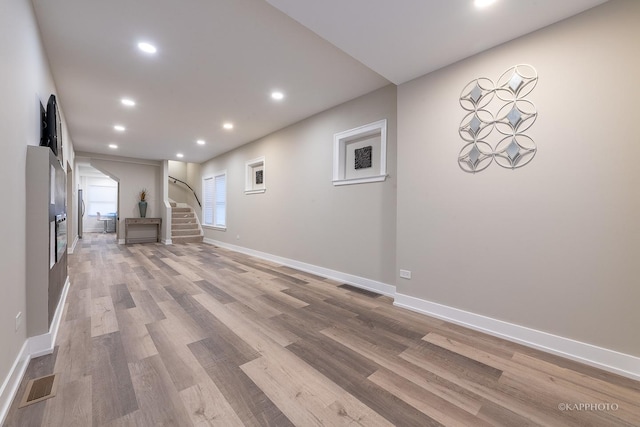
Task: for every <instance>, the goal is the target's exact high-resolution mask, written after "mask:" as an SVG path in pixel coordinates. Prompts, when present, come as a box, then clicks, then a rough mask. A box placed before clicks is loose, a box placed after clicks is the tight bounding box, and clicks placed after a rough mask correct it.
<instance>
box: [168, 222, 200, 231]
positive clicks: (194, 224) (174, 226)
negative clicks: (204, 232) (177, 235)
mask: <svg viewBox="0 0 640 427" xmlns="http://www.w3.org/2000/svg"><path fill="white" fill-rule="evenodd" d="M197 229H198V223H197V222H190V223H187V224H171V230H197Z"/></svg>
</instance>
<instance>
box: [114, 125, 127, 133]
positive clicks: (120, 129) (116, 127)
mask: <svg viewBox="0 0 640 427" xmlns="http://www.w3.org/2000/svg"><path fill="white" fill-rule="evenodd" d="M113 128H114V129H115V130H117V131H118V132H124V131H125V127H124V126H122V125H115V126H114V127H113Z"/></svg>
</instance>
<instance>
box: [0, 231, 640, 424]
mask: <svg viewBox="0 0 640 427" xmlns="http://www.w3.org/2000/svg"><path fill="white" fill-rule="evenodd" d="M69 273H70V279H71V288H70V291H69V296H68V299H67V303H66V306H65V311H64V313H63V321H62V324H61V328H60V332H59V335H58V342H57V346H56V349H55V352H54V353H53V354H52V355H49V356H44V357H41V358H38V359H34V360H32V361H31V363H30V365H29V368H28V371H27V374H26V376H25V378H24V380H23V384H22V387H21V389H20V391H19V392H18V395H17V397H16V402H14V404H13V406H12V407H11V409H10V412H9V415H8V417H7V420H6V423H5V425H6V426H29V427H32V426H64V427H67V426H90V425H93V426H191V425H194V426H208V425H211V426H225V427H227V426H291V425H295V426H316V425H325V426H340V425H350V426H353V425H362V426H391V425H396V426H438V425H447V426H499V425H504V426H526V425H546V426H565V425H566V426H616V425H620V426H640V383H638V382H636V381H632V380H630V379H627V378H623V377H619V376H616V375H613V374H610V373H607V372H603V371H600V370H597V369H594V368H591V367H587V366H584V365H580V364H578V363H575V362H572V361H568V360H566V359H562V358H559V357H555V356H552V355H549V354H545V353H541V352H538V351H535V350H532V349H529V348H526V347H523V346H520V345H517V344H514V343H510V342H507V341H504V340H500V339H498V338H495V337H491V336H487V335H484V334H482V333H479V332H476V331H471V330H467V329H465V328H462V327H459V326H456V325H452V324H448V323H446V322H443V321H440V320H437V319H433V318H429V317H426V316H422V315H420V314H417V313H413V312H410V311H406V310H403V309H400V308H397V307H394V306H393V305H392V300H391V299H390V298H387V297H383V296H379V295H376V294H374V293H371V292H366V291H361V290H358V289H357V288H353V287H351V286H348V285H344V284H341V283H336V282H333V281H330V280H325V279H323V278H321V277H317V276H314V275H312V274H308V273H304V272H300V271H297V270H294V269H291V268H287V267H283V266H279V265H276V264H273V263H270V262H266V261H263V260H259V259H255V258H251V257H248V256H245V255H242V254H238V253H234V252H231V251H227V250H224V249H220V248H216V247H214V246H210V245H206V244H198V243H189V244H183V245H174V246H163V245H160V244H145V245H127V246H124V245H117V244H115V242H114V240H113V237H112V236H110V235H103V234H87V235H86V236H85V238H84V239H82V240H81V242H80V243H79V244H78V246H77V248H76V250H75V253H74V254H73V255H71V256H70V257H69ZM50 373H57V374H58V375H59V386H58V394H57V395H56V396H55V397H54V398H51V399H48V400H46V401H43V402H40V403H36V404H33V405H31V406H27V407H25V408H22V409H18V408H17V401H18V400H19V398H20V397H21V395H22V393H23V389H24V386H25V384H26V382H27V381H28V380H29V379H30V378H35V377H38V376H42V375H46V374H50ZM565 404H566V405H568V406H567V408H566V409H565V408H562V407H561V406H562V405H565ZM561 409H564V410H561Z"/></svg>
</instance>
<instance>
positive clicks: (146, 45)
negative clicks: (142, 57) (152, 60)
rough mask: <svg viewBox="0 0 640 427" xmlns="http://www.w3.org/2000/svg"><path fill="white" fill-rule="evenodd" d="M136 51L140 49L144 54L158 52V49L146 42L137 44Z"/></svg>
mask: <svg viewBox="0 0 640 427" xmlns="http://www.w3.org/2000/svg"><path fill="white" fill-rule="evenodd" d="M138 49H140V50H141V51H143V52H144V53H156V52H157V51H158V49H156V47H155V46H154V45H152V44H151V43H147V42H140V43H138Z"/></svg>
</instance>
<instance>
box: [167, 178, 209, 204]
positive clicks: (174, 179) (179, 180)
mask: <svg viewBox="0 0 640 427" xmlns="http://www.w3.org/2000/svg"><path fill="white" fill-rule="evenodd" d="M169 179H170V180H171V181H173V183H174V184H175V183H176V182H180V183H182V184H184V185H186V186H187V187H188V188H189V190H191V192H192V193H193V197H195V198H196V202H198V206H200V207H202V204H201V203H200V200H199V199H198V195H197V194H196V190H194V189H193V188H191V186H190V185H189V184H187V183H186V182H184V181H183V180H181V179H178V178H174V177H172V176H171V175H169Z"/></svg>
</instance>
